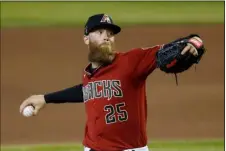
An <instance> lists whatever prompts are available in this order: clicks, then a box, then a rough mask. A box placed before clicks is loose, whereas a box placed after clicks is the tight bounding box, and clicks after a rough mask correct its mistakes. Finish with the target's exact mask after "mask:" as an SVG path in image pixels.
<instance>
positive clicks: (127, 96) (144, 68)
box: [83, 46, 160, 151]
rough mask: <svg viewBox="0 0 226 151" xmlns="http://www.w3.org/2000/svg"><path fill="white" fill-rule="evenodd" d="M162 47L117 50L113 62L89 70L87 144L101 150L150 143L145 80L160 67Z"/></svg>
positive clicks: (85, 92)
mask: <svg viewBox="0 0 226 151" xmlns="http://www.w3.org/2000/svg"><path fill="white" fill-rule="evenodd" d="M159 48H160V46H155V47H152V48H143V49H142V48H137V49H133V50H130V51H128V52H126V53H117V55H116V58H115V60H114V61H113V63H112V64H110V65H107V66H103V67H100V68H98V69H96V70H95V71H94V72H93V74H90V73H89V72H88V71H87V70H85V71H86V72H85V74H84V77H83V97H84V103H85V108H86V116H87V121H86V128H85V138H84V141H83V145H84V146H87V147H90V148H92V149H95V150H98V151H119V150H124V149H130V148H137V147H143V146H145V145H147V136H146V121H147V100H146V92H145V82H146V78H147V76H148V75H149V74H150V73H151V72H152V71H153V70H154V69H155V68H156V52H157V51H158V50H159ZM89 66H90V65H89ZM89 66H88V67H89ZM88 67H87V68H88ZM87 68H86V69H87Z"/></svg>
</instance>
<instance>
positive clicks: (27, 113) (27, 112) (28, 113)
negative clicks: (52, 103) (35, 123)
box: [23, 105, 34, 117]
mask: <svg viewBox="0 0 226 151" xmlns="http://www.w3.org/2000/svg"><path fill="white" fill-rule="evenodd" d="M33 113H34V107H33V106H31V105H29V106H26V107H25V108H24V110H23V116H25V117H30V116H32V115H33Z"/></svg>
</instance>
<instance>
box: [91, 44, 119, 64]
mask: <svg viewBox="0 0 226 151" xmlns="http://www.w3.org/2000/svg"><path fill="white" fill-rule="evenodd" d="M89 50H90V52H89V55H88V59H89V61H90V62H96V63H99V64H110V63H111V62H112V61H113V59H114V56H115V50H114V44H113V43H110V44H109V43H103V44H101V45H97V44H96V43H92V42H90V44H89Z"/></svg>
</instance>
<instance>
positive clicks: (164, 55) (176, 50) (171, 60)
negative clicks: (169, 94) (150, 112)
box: [156, 34, 205, 74]
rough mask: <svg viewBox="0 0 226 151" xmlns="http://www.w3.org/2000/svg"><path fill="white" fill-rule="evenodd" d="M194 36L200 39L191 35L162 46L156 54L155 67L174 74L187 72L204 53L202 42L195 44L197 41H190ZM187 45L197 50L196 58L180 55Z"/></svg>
mask: <svg viewBox="0 0 226 151" xmlns="http://www.w3.org/2000/svg"><path fill="white" fill-rule="evenodd" d="M195 36H196V37H199V38H200V36H198V35H195V34H192V35H189V36H188V37H185V38H180V39H178V40H176V41H174V42H171V43H169V44H166V45H164V46H162V48H161V49H160V50H159V51H158V52H157V54H156V55H157V66H158V67H159V68H160V70H162V71H164V72H166V73H175V74H176V73H180V72H183V71H185V70H188V69H189V68H190V67H191V66H192V65H193V64H198V63H199V61H200V59H201V58H202V56H203V54H204V53H205V48H204V45H203V43H202V42H201V43H198V44H197V41H193V40H191V38H192V37H195ZM188 43H190V44H192V45H193V46H194V47H195V48H196V49H197V51H198V56H193V55H192V54H190V53H187V54H185V55H181V52H182V50H183V49H184V48H185V47H186V46H187V44H188Z"/></svg>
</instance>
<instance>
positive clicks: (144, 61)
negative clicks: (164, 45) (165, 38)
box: [130, 45, 161, 78]
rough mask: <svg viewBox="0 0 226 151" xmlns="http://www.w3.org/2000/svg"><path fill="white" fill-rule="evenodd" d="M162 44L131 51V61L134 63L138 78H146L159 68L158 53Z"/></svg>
mask: <svg viewBox="0 0 226 151" xmlns="http://www.w3.org/2000/svg"><path fill="white" fill-rule="evenodd" d="M160 48H161V45H156V46H154V47H147V48H136V49H134V50H132V51H131V55H130V62H131V64H132V65H133V68H134V70H133V76H135V77H136V78H146V77H147V76H148V75H149V74H150V73H151V72H152V71H153V70H155V69H156V68H157V63H156V53H157V52H158V50H159V49H160Z"/></svg>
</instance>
